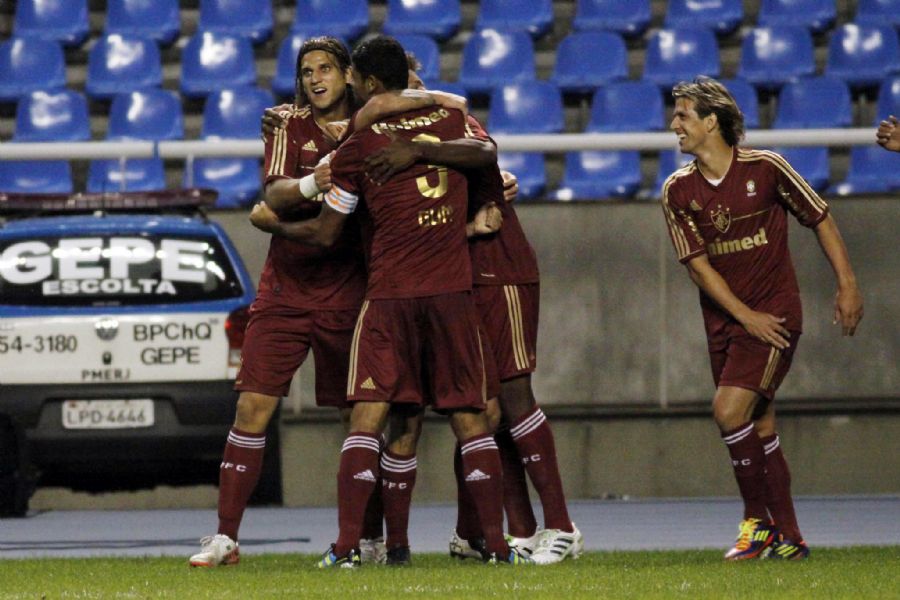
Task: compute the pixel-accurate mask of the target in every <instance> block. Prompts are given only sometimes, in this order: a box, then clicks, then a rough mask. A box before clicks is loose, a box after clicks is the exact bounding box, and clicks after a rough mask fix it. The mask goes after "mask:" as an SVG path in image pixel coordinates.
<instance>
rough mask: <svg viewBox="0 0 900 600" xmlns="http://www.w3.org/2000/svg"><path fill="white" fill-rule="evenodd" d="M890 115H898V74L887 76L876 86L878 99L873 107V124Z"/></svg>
mask: <svg viewBox="0 0 900 600" xmlns="http://www.w3.org/2000/svg"><path fill="white" fill-rule="evenodd" d="M890 115H894V116H895V117H900V75H895V76H893V77H888V78H886V79H885V80H884V81H882V82H881V86H879V88H878V101H877V103H876V107H875V123H874V124H875V125H876V126H877V125H878V123H879V122H881V121H883V120H884V119H887V118H888V117H889V116H890Z"/></svg>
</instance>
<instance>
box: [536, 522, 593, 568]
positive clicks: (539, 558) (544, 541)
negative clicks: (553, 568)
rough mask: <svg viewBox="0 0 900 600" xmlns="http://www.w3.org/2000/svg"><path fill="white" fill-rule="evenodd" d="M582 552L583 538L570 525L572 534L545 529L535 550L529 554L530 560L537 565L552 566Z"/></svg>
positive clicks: (576, 556) (559, 530) (573, 526)
mask: <svg viewBox="0 0 900 600" xmlns="http://www.w3.org/2000/svg"><path fill="white" fill-rule="evenodd" d="M583 551H584V536H582V535H581V532H580V531H579V530H578V528H577V527H576V526H575V523H572V532H571V533H570V532H568V531H563V530H561V529H545V530H544V531H543V532H542V536H541V541H540V542H539V543H538V547H537V549H536V550H535V551H534V552H533V553H532V554H531V560H533V561H534V562H535V563H536V564H539V565H552V564H553V563H558V562H561V561H562V560H563V559H564V558H566V557H571V558H573V559H575V558H578V557H579V556H581V553H582V552H583Z"/></svg>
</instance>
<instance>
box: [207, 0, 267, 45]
mask: <svg viewBox="0 0 900 600" xmlns="http://www.w3.org/2000/svg"><path fill="white" fill-rule="evenodd" d="M272 22H273V21H272V3H271V2H269V1H264V2H260V1H259V0H200V23H199V26H198V29H200V30H201V31H214V32H216V33H221V34H224V35H240V36H244V37H247V38H250V40H251V41H252V42H253V43H254V44H259V43H261V42H264V41H266V40H267V39H269V37H271V35H272Z"/></svg>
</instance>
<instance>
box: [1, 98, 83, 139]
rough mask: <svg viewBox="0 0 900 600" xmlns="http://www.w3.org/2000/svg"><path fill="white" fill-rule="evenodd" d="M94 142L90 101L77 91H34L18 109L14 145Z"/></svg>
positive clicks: (20, 103) (20, 102)
mask: <svg viewBox="0 0 900 600" xmlns="http://www.w3.org/2000/svg"><path fill="white" fill-rule="evenodd" d="M89 139H91V126H90V121H89V119H88V105H87V100H85V98H84V96H82V95H81V94H80V93H78V92H74V91H72V90H58V91H54V92H32V93H31V94H28V95H27V96H23V97H22V98H21V99H19V103H18V106H17V107H16V130H15V134H14V135H13V141H15V142H79V141H85V140H89Z"/></svg>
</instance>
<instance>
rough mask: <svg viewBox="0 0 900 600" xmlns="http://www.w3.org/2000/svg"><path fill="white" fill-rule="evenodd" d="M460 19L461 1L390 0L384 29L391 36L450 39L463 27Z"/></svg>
mask: <svg viewBox="0 0 900 600" xmlns="http://www.w3.org/2000/svg"><path fill="white" fill-rule="evenodd" d="M366 19H367V21H366V22H368V13H367V16H366ZM460 20H461V9H460V5H459V0H388V4H387V16H386V17H385V19H384V26H383V30H384V32H385V33H386V34H388V35H402V34H409V33H419V34H422V35H429V36H431V37H433V38H435V39H437V40H446V39H448V38H450V37H451V36H453V35H454V34H455V33H456V32H457V31H458V30H459V24H460Z"/></svg>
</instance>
